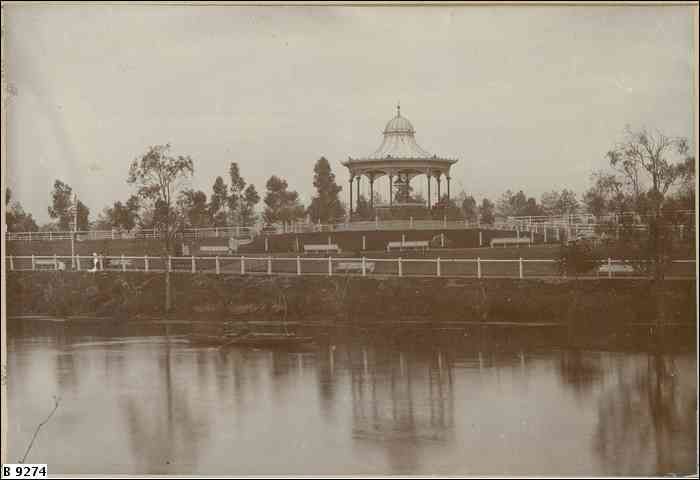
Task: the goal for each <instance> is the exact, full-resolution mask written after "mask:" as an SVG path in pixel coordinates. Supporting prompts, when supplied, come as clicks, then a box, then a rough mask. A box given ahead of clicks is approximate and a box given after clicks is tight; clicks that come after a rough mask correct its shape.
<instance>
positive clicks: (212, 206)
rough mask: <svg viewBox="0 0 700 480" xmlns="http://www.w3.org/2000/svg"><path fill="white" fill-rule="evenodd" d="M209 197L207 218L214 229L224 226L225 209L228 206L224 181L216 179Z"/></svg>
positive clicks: (226, 188) (219, 178) (226, 187)
mask: <svg viewBox="0 0 700 480" xmlns="http://www.w3.org/2000/svg"><path fill="white" fill-rule="evenodd" d="M211 190H212V192H211V196H210V197H209V218H210V219H211V223H212V225H214V226H215V227H223V226H225V225H226V207H227V205H228V186H227V185H226V184H225V183H224V179H223V178H221V177H216V180H215V181H214V185H213V186H212V189H211Z"/></svg>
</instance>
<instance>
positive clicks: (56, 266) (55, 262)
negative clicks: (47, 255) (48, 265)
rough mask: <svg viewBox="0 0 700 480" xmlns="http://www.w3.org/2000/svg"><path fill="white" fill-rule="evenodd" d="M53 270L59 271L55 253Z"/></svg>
mask: <svg viewBox="0 0 700 480" xmlns="http://www.w3.org/2000/svg"><path fill="white" fill-rule="evenodd" d="M53 268H54V269H55V270H58V257H57V256H56V254H55V253H54V254H53Z"/></svg>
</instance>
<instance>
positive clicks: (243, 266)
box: [241, 256, 245, 275]
mask: <svg viewBox="0 0 700 480" xmlns="http://www.w3.org/2000/svg"><path fill="white" fill-rule="evenodd" d="M241 275H245V257H243V256H241Z"/></svg>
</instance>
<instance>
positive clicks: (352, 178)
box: [348, 173, 354, 219]
mask: <svg viewBox="0 0 700 480" xmlns="http://www.w3.org/2000/svg"><path fill="white" fill-rule="evenodd" d="M353 180H354V177H353V175H352V173H351V174H350V180H349V181H348V182H349V183H350V219H352V181H353Z"/></svg>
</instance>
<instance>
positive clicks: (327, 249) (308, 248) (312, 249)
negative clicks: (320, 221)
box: [304, 243, 340, 253]
mask: <svg viewBox="0 0 700 480" xmlns="http://www.w3.org/2000/svg"><path fill="white" fill-rule="evenodd" d="M331 252H333V253H340V248H339V247H338V245H336V244H335V243H329V244H319V245H304V253H331Z"/></svg>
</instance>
